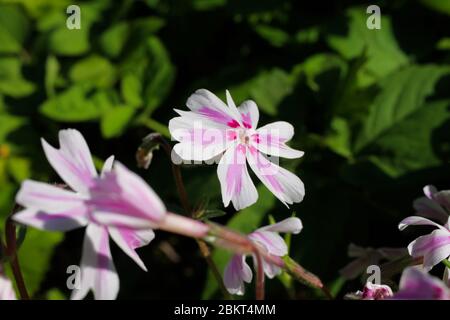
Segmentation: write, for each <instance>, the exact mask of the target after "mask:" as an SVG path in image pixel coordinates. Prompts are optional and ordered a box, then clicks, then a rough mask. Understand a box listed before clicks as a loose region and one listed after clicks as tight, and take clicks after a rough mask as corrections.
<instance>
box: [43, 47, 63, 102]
mask: <svg viewBox="0 0 450 320" xmlns="http://www.w3.org/2000/svg"><path fill="white" fill-rule="evenodd" d="M59 69H60V65H59V62H58V59H57V58H56V57H55V56H53V55H49V56H48V57H47V61H46V64H45V90H46V92H47V96H49V97H53V96H54V95H55V87H56V85H57V82H58V75H59Z"/></svg>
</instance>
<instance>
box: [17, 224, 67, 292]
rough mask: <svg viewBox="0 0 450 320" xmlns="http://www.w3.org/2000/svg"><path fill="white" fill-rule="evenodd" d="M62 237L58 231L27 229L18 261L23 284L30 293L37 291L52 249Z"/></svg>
mask: <svg viewBox="0 0 450 320" xmlns="http://www.w3.org/2000/svg"><path fill="white" fill-rule="evenodd" d="M62 239H63V234H62V233H59V232H44V231H40V230H36V229H29V230H28V231H27V236H26V239H25V241H24V242H23V244H22V247H21V248H20V250H19V261H20V265H21V268H22V272H23V276H24V279H25V284H26V286H27V289H28V291H29V292H30V294H34V293H36V291H38V289H39V287H40V285H41V283H42V281H43V280H44V278H45V275H46V273H47V270H48V269H49V267H50V262H51V258H52V254H53V249H54V248H55V247H56V245H57V244H58V243H60V242H61V241H62Z"/></svg>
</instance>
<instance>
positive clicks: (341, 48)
mask: <svg viewBox="0 0 450 320" xmlns="http://www.w3.org/2000/svg"><path fill="white" fill-rule="evenodd" d="M367 17H368V16H367V14H366V10H365V8H352V9H349V10H348V11H347V26H346V28H348V34H341V33H338V32H337V31H335V30H341V29H342V26H341V27H339V26H336V25H332V27H331V29H330V33H329V35H328V36H327V42H328V44H329V45H330V47H332V48H333V49H334V50H336V51H337V52H339V53H340V54H341V55H342V56H343V57H344V58H346V59H355V58H357V57H359V56H361V55H362V54H363V52H364V51H366V54H367V58H368V59H367V63H366V65H365V68H364V69H363V70H362V71H361V72H360V73H359V74H358V80H359V81H358V82H359V84H360V86H362V87H364V86H368V85H370V84H372V83H373V82H374V81H376V80H378V79H379V78H381V77H384V76H385V75H387V74H389V73H391V72H392V71H394V70H396V69H398V68H399V67H401V66H404V65H406V64H407V63H408V58H407V56H406V55H405V54H404V53H403V52H402V51H401V49H400V47H399V45H398V44H397V41H396V39H395V36H394V33H393V31H392V26H391V21H390V17H389V16H387V15H382V16H381V29H373V30H371V29H368V28H367V27H366V19H367Z"/></svg>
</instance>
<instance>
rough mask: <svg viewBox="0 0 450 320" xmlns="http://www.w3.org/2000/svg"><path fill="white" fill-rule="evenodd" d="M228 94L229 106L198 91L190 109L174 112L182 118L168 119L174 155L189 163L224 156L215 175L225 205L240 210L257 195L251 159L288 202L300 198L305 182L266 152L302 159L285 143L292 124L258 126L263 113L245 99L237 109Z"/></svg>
mask: <svg viewBox="0 0 450 320" xmlns="http://www.w3.org/2000/svg"><path fill="white" fill-rule="evenodd" d="M226 96H227V104H228V106H227V104H225V103H224V102H222V101H221V100H220V99H219V98H218V97H216V96H215V95H214V94H213V93H211V92H210V91H208V90H206V89H200V90H197V91H196V92H195V93H194V94H192V95H191V96H190V97H189V99H188V100H187V102H186V105H187V107H188V108H189V109H190V110H191V111H181V110H175V111H176V112H177V113H178V114H179V115H180V117H175V118H173V119H172V120H170V122H169V130H170V133H171V135H172V138H173V139H175V140H177V141H179V143H177V144H176V145H175V146H174V151H175V153H176V154H177V155H178V156H179V157H181V159H183V160H187V161H210V160H212V159H218V158H220V162H219V164H218V168H217V174H218V177H219V181H220V185H221V190H222V200H223V203H224V205H225V207H226V206H228V205H229V203H230V201H231V202H232V203H233V206H234V208H235V209H236V210H240V209H243V208H245V207H248V206H250V205H252V204H254V203H255V202H256V200H257V199H258V193H257V191H256V188H255V185H254V184H253V182H252V180H251V178H250V175H249V173H248V171H247V165H246V163H247V162H248V163H249V165H250V167H251V168H252V170H253V172H255V174H256V176H257V177H258V178H259V179H260V180H261V181H262V182H263V183H264V185H265V186H266V187H267V188H268V189H269V190H270V191H271V192H272V193H273V194H274V195H275V196H276V197H277V198H278V199H280V201H281V202H283V203H284V204H285V205H289V204H292V203H295V202H301V201H302V200H303V196H304V194H305V190H304V185H303V182H302V181H301V180H300V179H299V178H298V177H297V176H296V175H295V174H293V173H291V172H289V171H287V170H286V169H283V168H281V167H279V166H278V165H276V164H275V163H273V162H271V161H269V160H268V158H267V157H266V156H265V155H271V156H275V157H284V158H289V159H294V158H300V157H302V156H303V152H302V151H298V150H294V149H292V148H290V147H288V146H287V145H286V142H287V141H289V140H290V139H291V138H292V136H293V135H294V127H293V126H292V125H291V124H289V123H287V122H284V121H278V122H274V123H271V124H268V125H266V126H264V127H261V128H259V129H257V126H258V120H259V111H258V107H257V106H256V104H255V102H253V101H251V100H247V101H244V102H243V103H242V104H241V105H240V106H239V107H236V105H235V103H234V101H233V99H232V98H231V95H230V93H229V92H228V91H226Z"/></svg>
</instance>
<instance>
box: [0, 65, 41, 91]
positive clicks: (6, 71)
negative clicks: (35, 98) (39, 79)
mask: <svg viewBox="0 0 450 320" xmlns="http://www.w3.org/2000/svg"><path fill="white" fill-rule="evenodd" d="M21 67H22V66H21V63H20V61H19V59H18V58H13V57H8V58H6V57H4V58H0V93H3V94H5V95H8V96H11V97H14V98H20V97H25V96H28V95H30V94H31V93H33V91H34V89H35V86H34V84H33V83H31V82H29V81H27V80H25V79H24V78H23V77H22V73H21Z"/></svg>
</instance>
